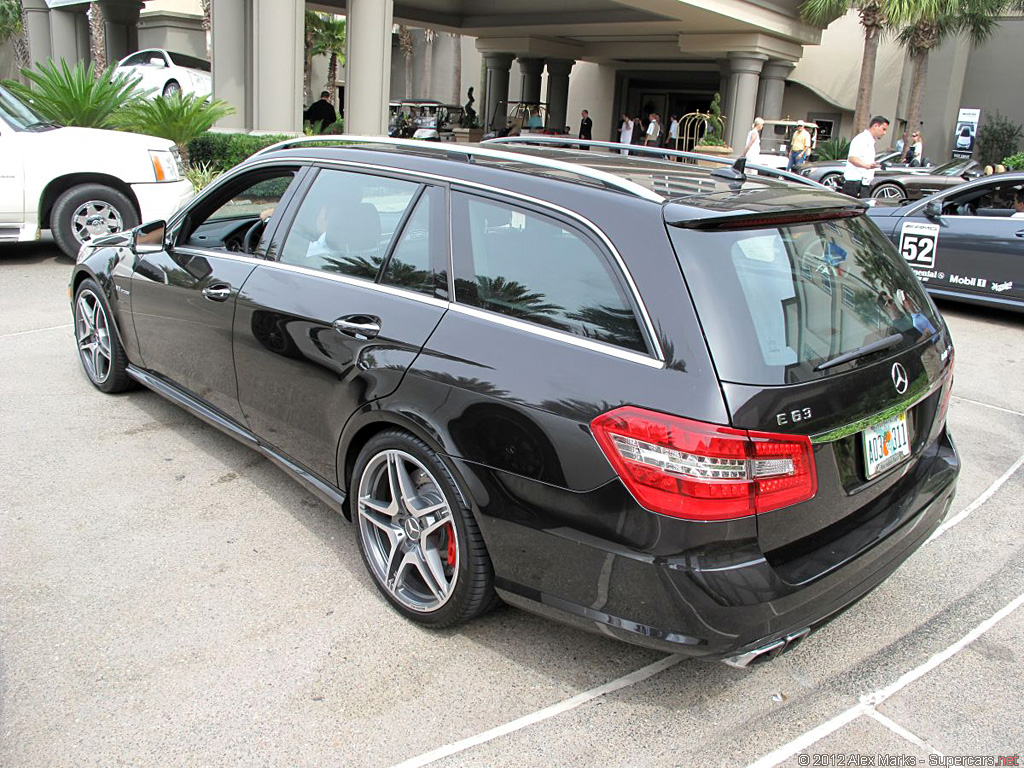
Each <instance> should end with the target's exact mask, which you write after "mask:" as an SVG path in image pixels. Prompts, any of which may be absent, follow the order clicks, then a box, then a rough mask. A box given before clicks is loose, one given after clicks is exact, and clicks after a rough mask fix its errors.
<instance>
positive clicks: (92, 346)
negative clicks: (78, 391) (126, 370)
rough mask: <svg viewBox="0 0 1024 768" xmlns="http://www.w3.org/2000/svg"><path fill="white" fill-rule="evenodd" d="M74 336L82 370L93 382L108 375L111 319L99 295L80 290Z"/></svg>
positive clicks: (99, 381) (104, 379)
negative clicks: (80, 357)
mask: <svg viewBox="0 0 1024 768" xmlns="http://www.w3.org/2000/svg"><path fill="white" fill-rule="evenodd" d="M75 338H76V339H77V340H78V354H80V355H81V356H82V364H83V365H84V366H85V372H86V373H87V374H88V375H89V378H90V379H91V380H92V381H93V383H95V384H102V383H103V382H105V381H106V380H107V377H108V376H110V364H111V350H110V323H109V322H107V313H106V311H105V310H104V309H103V305H102V304H101V303H100V300H99V297H98V296H97V295H96V294H94V293H92V292H91V291H82V293H81V294H80V295H79V296H78V302H77V303H76V304H75Z"/></svg>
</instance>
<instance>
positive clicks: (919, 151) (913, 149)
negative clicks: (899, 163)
mask: <svg viewBox="0 0 1024 768" xmlns="http://www.w3.org/2000/svg"><path fill="white" fill-rule="evenodd" d="M903 162H905V163H906V164H907V165H909V166H910V167H912V168H917V167H919V166H921V165H923V164H924V142H923V141H922V140H921V132H920V131H914V132H913V133H912V134H910V149H908V150H907V154H906V156H905V157H904V159H903Z"/></svg>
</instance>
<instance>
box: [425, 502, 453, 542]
mask: <svg viewBox="0 0 1024 768" xmlns="http://www.w3.org/2000/svg"><path fill="white" fill-rule="evenodd" d="M441 506H443V507H444V509H445V514H441V515H432V516H430V517H428V518H427V519H426V521H424V523H423V533H421V534H420V540H421V541H422V540H424V539H426V538H427V537H428V536H430V534H432V533H434V532H436V531H437V530H439V529H441V528H443V527H444V526H446V525H448V523H451V522H452V513H451V511H450V510H448V505H447V504H444V505H441ZM420 520H423V518H420Z"/></svg>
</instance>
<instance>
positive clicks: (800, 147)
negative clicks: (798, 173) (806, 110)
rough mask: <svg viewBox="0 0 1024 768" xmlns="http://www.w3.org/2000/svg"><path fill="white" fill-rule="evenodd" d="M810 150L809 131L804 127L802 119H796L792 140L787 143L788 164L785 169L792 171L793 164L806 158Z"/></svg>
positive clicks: (796, 164) (797, 163) (795, 164)
mask: <svg viewBox="0 0 1024 768" xmlns="http://www.w3.org/2000/svg"><path fill="white" fill-rule="evenodd" d="M810 150H811V132H810V131H808V130H807V129H806V128H804V121H803V120H797V121H796V130H795V131H794V132H793V140H792V141H790V143H789V164H788V165H787V166H786V170H787V171H792V170H793V168H794V167H795V166H798V165H800V164H801V163H803V162H804V161H806V160H807V153H808V152H810Z"/></svg>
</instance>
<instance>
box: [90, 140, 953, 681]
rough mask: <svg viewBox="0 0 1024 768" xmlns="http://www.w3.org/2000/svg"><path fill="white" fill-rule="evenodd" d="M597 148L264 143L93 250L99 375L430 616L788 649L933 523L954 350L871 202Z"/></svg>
mask: <svg viewBox="0 0 1024 768" xmlns="http://www.w3.org/2000/svg"><path fill="white" fill-rule="evenodd" d="M601 149H602V147H601V146H600V144H599V143H596V142H595V146H594V147H593V148H592V149H591V151H585V152H584V151H579V150H573V149H553V148H550V147H546V146H538V145H533V144H530V143H529V142H523V143H511V144H499V145H487V144H485V145H480V146H473V145H469V146H464V145H459V146H446V145H436V144H434V145H428V144H424V143H418V142H408V141H402V140H390V139H379V140H365V139H362V140H352V141H350V142H349V143H343V142H341V141H339V140H337V139H336V138H335V139H333V143H332V142H325V141H322V140H318V139H296V140H291V141H288V142H285V143H283V144H281V145H277V146H275V147H273V148H271V149H270V150H267V151H264V152H262V153H260V154H258V155H256V156H254V157H252V158H250V159H249V160H248V161H246V162H245V163H243V164H241V165H239V166H238V167H236V168H234V169H233V170H231V171H230V172H228V173H227V174H225V175H224V176H222V177H221V178H220V179H218V180H217V182H215V183H214V184H213V185H211V186H210V187H208V188H207V189H205V190H204V191H203V192H202V193H201V194H200V195H198V196H197V197H196V198H195V199H194V200H193V201H192V202H191V203H190V204H189V205H188V206H187V207H185V208H184V209H183V210H181V211H179V212H178V213H177V214H176V215H175V216H174V217H173V218H172V219H171V220H170V221H168V222H163V221H159V222H152V223H149V224H146V225H143V226H141V227H138V228H136V229H135V230H133V231H131V232H125V233H122V234H119V235H113V236H111V237H108V238H106V239H105V240H102V241H97V242H96V243H95V244H91V245H90V246H89V247H85V248H83V249H82V251H81V253H80V254H79V257H78V261H77V264H76V266H75V268H74V271H73V274H72V277H71V295H72V297H73V298H72V307H73V312H74V318H75V329H76V338H77V343H78V349H79V352H80V357H81V361H82V364H83V366H84V369H85V372H86V374H87V375H88V377H89V379H90V380H91V381H92V383H93V384H94V385H95V386H96V387H98V388H99V389H100V390H102V391H104V392H118V391H121V390H124V389H127V388H128V387H130V386H132V385H134V384H136V383H141V384H143V385H145V386H146V387H149V388H150V389H152V390H154V391H156V392H157V393H159V394H161V395H163V396H164V397H166V398H168V399H170V400H172V401H173V402H175V403H177V404H178V405H180V406H182V407H183V408H185V409H187V410H188V411H190V412H192V413H193V414H195V415H197V416H199V417H200V418H202V419H204V420H205V421H207V422H209V423H210V424H213V425H215V426H216V427H218V428H220V429H222V430H224V431H225V432H227V433H228V434H230V435H232V436H234V437H235V438H237V439H238V440H240V441H242V442H243V443H245V444H247V445H249V446H251V447H252V448H254V449H255V450H257V451H259V452H261V453H262V454H264V455H266V456H268V457H269V458H271V459H272V460H273V461H275V462H276V463H277V464H278V465H280V466H281V467H283V468H284V469H285V470H286V471H288V472H289V473H290V474H292V475H293V476H294V477H295V478H296V479H298V480H300V481H301V482H302V483H304V484H305V485H306V486H307V487H309V488H310V489H311V490H312V491H314V492H316V493H317V494H318V495H319V496H320V497H322V498H323V499H324V500H326V502H327V503H328V504H330V505H332V506H333V507H334V508H335V509H337V510H338V511H339V512H341V513H342V514H344V515H345V516H346V517H348V518H349V519H350V520H351V521H352V523H353V528H354V532H355V536H356V537H357V539H358V542H359V547H360V551H361V552H362V556H363V559H364V561H365V565H366V567H367V570H368V571H369V573H370V575H371V577H372V580H373V582H374V583H375V585H376V586H377V588H378V589H379V590H380V592H381V593H382V594H383V595H384V597H385V598H386V599H387V600H388V601H390V603H391V604H392V605H393V606H394V607H395V608H396V609H397V610H398V611H400V612H401V613H402V614H403V615H405V616H406V617H408V618H409V619H411V620H413V621H417V622H420V623H422V624H426V625H429V626H433V627H442V626H449V625H453V624H456V623H459V622H462V621H466V620H468V619H471V618H473V617H475V616H478V615H479V614H481V613H483V612H484V611H486V610H488V609H489V608H490V607H492V606H494V605H495V604H496V603H498V602H499V600H503V601H505V602H507V603H510V604H512V605H515V606H519V607H521V608H524V609H526V610H530V611H535V612H537V613H541V614H543V615H546V616H550V617H552V618H555V619H557V620H559V621H564V622H569V623H572V624H575V625H577V626H579V627H582V628H585V629H590V630H596V631H600V632H603V633H605V634H608V635H612V636H614V637H618V638H620V639H622V640H626V641H629V642H633V643H638V644H641V645H646V646H651V647H655V648H659V649H663V650H667V651H671V652H678V653H683V654H688V655H692V656H705V657H711V658H726V659H727V660H729V661H731V662H732V663H734V664H738V665H746V664H748V663H751V662H752V661H755V660H762V659H766V658H770V657H772V656H773V655H775V654H776V653H778V652H780V651H782V650H785V649H786V648H787V647H790V646H791V645H792V644H793V643H794V642H795V641H797V640H799V639H801V638H802V637H804V636H805V635H807V634H808V632H810V631H811V630H813V629H815V628H816V627H818V626H820V625H821V624H822V623H824V622H826V621H827V620H828V619H829V618H830V617H832V616H834V615H835V614H837V613H838V612H839V611H841V610H843V609H844V608H846V607H848V606H849V605H851V604H852V603H853V602H855V601H856V600H858V599H859V598H860V597H862V596H863V595H865V594H866V593H867V592H868V591H870V590H871V589H872V588H873V587H875V586H876V585H877V584H879V583H880V582H881V581H882V580H883V579H885V577H886V576H888V575H889V574H890V573H892V572H893V570H895V569H896V568H897V567H898V566H899V564H900V563H901V562H903V561H904V560H905V559H906V558H907V557H908V556H909V555H910V554H911V553H913V552H914V551H915V549H916V548H917V547H919V546H920V545H921V544H922V543H923V542H924V541H925V539H926V538H927V537H928V536H929V534H930V533H931V532H932V531H934V530H935V528H936V527H937V526H938V525H939V524H940V522H941V521H942V519H943V518H944V516H945V515H946V512H947V510H948V509H949V506H950V503H951V501H952V498H953V494H954V491H955V487H956V478H957V474H958V471H959V460H958V458H957V455H956V452H955V450H954V447H953V443H952V440H951V438H950V436H949V432H948V429H947V427H946V410H947V406H948V403H949V396H950V389H951V386H952V371H953V347H952V344H951V340H950V336H949V332H948V330H947V328H946V326H945V324H944V323H943V321H942V318H941V317H940V316H939V314H938V313H937V312H936V310H935V308H934V306H933V304H932V302H931V300H930V299H929V298H928V296H927V295H926V294H925V292H924V291H923V290H922V289H921V286H920V284H919V283H918V281H917V280H916V279H915V277H914V275H913V273H912V272H911V271H910V268H909V267H908V266H907V264H906V263H905V262H904V260H903V259H902V258H901V257H900V256H899V255H898V254H897V252H896V251H895V249H894V248H893V246H892V245H891V243H889V242H888V240H887V239H886V238H885V237H884V236H883V235H882V234H881V233H880V232H879V230H878V229H877V228H876V226H875V225H874V224H873V223H872V222H871V221H870V220H869V219H868V217H867V216H865V215H864V208H863V207H862V204H861V203H859V202H858V201H855V200H851V199H850V198H848V197H844V196H841V195H838V194H834V193H831V192H828V191H826V190H823V189H822V188H820V187H819V186H818V185H810V186H808V184H809V183H806V182H805V183H804V184H801V183H799V182H794V181H792V180H788V179H785V178H781V179H780V178H775V177H773V176H771V175H769V174H765V173H761V174H759V175H754V174H748V173H745V169H744V167H743V164H742V162H739V163H737V164H736V166H735V167H728V166H725V167H722V168H719V169H717V170H712V169H710V168H704V167H699V166H697V165H691V164H689V163H687V162H670V161H668V160H664V159H660V158H659V159H650V158H646V157H638V156H630V157H623V156H621V155H619V154H617V153H611V152H609V153H606V152H603V151H600V150H601Z"/></svg>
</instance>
